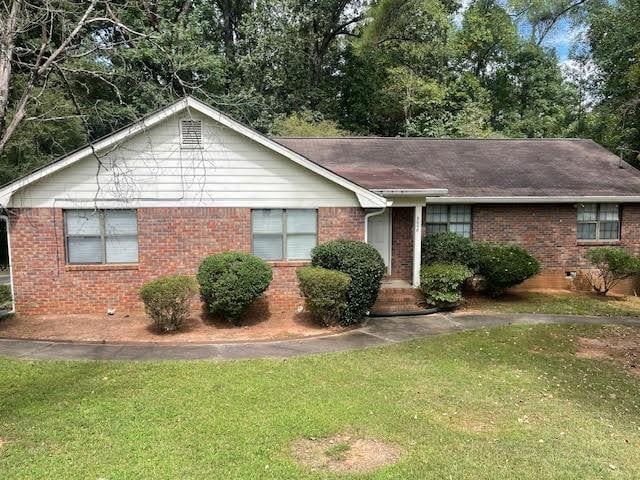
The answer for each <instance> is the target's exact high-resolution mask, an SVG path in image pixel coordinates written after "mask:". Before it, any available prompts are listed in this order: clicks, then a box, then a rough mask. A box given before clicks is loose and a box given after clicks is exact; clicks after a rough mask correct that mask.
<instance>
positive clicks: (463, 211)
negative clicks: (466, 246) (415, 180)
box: [426, 205, 471, 238]
mask: <svg viewBox="0 0 640 480" xmlns="http://www.w3.org/2000/svg"><path fill="white" fill-rule="evenodd" d="M426 213H427V214H426V224H427V225H426V227H427V228H426V230H427V235H433V234H434V233H441V232H452V233H457V234H458V235H462V236H463V237H467V238H469V237H470V236H471V206H470V205H427V212H426Z"/></svg>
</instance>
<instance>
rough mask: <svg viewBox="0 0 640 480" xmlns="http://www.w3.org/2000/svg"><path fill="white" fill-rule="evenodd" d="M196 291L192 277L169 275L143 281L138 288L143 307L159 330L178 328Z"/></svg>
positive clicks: (168, 330)
mask: <svg viewBox="0 0 640 480" xmlns="http://www.w3.org/2000/svg"><path fill="white" fill-rule="evenodd" d="M197 293H198V285H197V283H196V281H195V280H194V279H193V278H192V277H187V276H185V275H170V276H167V277H160V278H158V279H156V280H152V281H150V282H147V283H145V284H144V285H143V286H142V288H140V298H141V299H142V301H143V302H144V309H145V311H146V312H147V315H149V316H150V317H151V320H153V323H154V325H155V327H156V329H157V330H158V331H159V332H163V333H164V332H173V331H175V330H178V329H179V328H180V327H181V326H182V324H183V323H184V321H185V320H186V319H187V317H188V316H189V310H190V307H191V300H192V299H193V297H194V296H195V295H196V294H197Z"/></svg>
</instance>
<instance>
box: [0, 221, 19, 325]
mask: <svg viewBox="0 0 640 480" xmlns="http://www.w3.org/2000/svg"><path fill="white" fill-rule="evenodd" d="M0 220H4V222H5V224H6V226H7V250H8V254H9V286H10V287H11V310H10V311H9V313H16V300H15V298H16V297H15V292H14V291H13V267H12V265H11V235H10V233H9V217H8V216H7V215H0Z"/></svg>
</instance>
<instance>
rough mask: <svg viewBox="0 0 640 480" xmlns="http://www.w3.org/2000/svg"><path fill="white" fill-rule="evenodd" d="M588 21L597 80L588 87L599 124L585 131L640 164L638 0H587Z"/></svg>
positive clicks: (590, 47)
mask: <svg viewBox="0 0 640 480" xmlns="http://www.w3.org/2000/svg"><path fill="white" fill-rule="evenodd" d="M587 12H588V14H587V16H586V23H587V25H588V26H589V30H588V35H587V43H588V46H589V50H590V52H591V59H592V61H593V63H594V64H595V65H596V66H597V67H598V76H597V79H598V82H596V83H595V85H593V86H592V88H591V92H590V93H591V94H592V95H594V94H595V95H597V97H598V98H599V100H600V102H599V103H598V104H597V105H596V108H595V113H596V115H597V118H598V120H599V121H598V122H595V128H594V129H593V130H591V131H587V132H586V133H587V134H588V135H592V136H594V137H595V138H596V139H597V140H598V141H600V142H601V143H603V144H604V145H606V146H607V147H609V149H611V150H612V151H614V152H616V153H619V149H620V148H621V147H623V148H624V150H623V154H624V156H625V157H626V159H627V160H630V161H632V162H634V163H635V164H636V165H638V164H639V163H640V154H639V153H638V152H639V151H640V97H639V95H638V92H640V62H638V58H639V56H640V28H638V25H640V0H620V1H616V2H604V1H596V2H589V3H588V7H587Z"/></svg>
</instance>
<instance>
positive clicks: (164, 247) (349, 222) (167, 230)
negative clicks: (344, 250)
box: [10, 208, 364, 314]
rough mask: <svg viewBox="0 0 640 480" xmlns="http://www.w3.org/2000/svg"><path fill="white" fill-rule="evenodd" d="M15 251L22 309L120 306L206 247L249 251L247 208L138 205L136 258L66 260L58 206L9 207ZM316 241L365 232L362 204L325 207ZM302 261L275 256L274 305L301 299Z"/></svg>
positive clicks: (189, 268) (194, 261)
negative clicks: (298, 272) (121, 261)
mask: <svg viewBox="0 0 640 480" xmlns="http://www.w3.org/2000/svg"><path fill="white" fill-rule="evenodd" d="M10 226H11V257H12V258H11V259H12V263H13V279H14V288H15V295H16V310H17V311H18V313H20V314H43V313H84V312H86V313H103V312H105V311H106V310H107V308H116V309H117V310H118V312H119V313H122V312H123V311H126V310H138V309H140V308H142V305H141V303H140V301H139V300H138V289H139V287H140V285H142V284H143V283H144V282H146V281H148V280H150V279H153V278H156V277H158V276H160V275H168V274H173V273H183V274H194V273H195V272H196V270H197V267H198V264H199V262H200V261H201V260H202V258H203V257H204V256H206V255H208V254H212V253H217V252H222V251H229V250H237V251H247V252H248V251H251V211H250V209H248V208H175V209H174V208H140V209H138V244H139V263H138V264H137V265H121V266H114V265H96V266H77V265H66V261H65V248H64V230H63V217H62V210H61V209H48V208H38V209H22V210H15V211H13V212H12V215H11V217H10ZM318 228H319V229H318V241H319V242H326V241H328V240H331V239H336V238H349V239H357V240H362V238H363V236H364V212H363V211H362V209H359V208H320V209H319V211H318ZM302 264H304V262H273V269H274V272H273V274H274V278H273V281H272V283H271V286H270V287H269V290H268V291H267V294H266V297H267V299H268V302H269V307H270V308H271V310H277V309H282V308H294V307H295V306H296V305H298V304H301V301H300V298H299V292H298V288H297V282H296V277H295V269H296V268H297V267H299V266H300V265H302Z"/></svg>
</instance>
